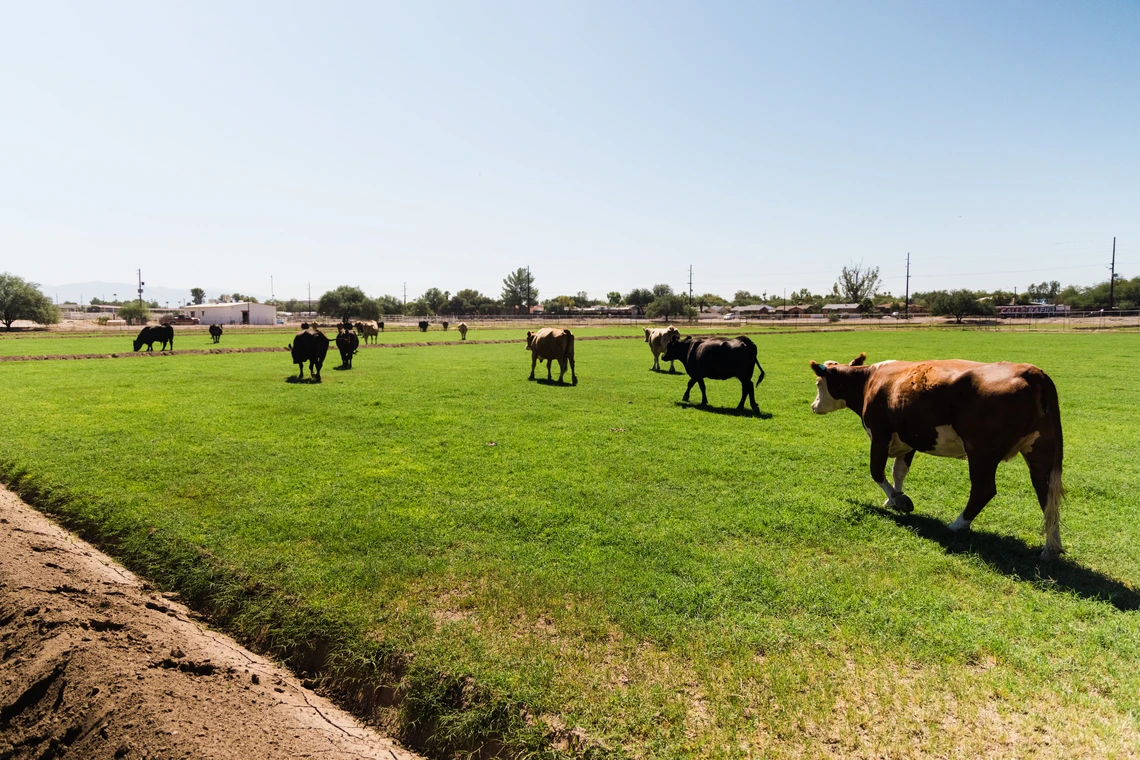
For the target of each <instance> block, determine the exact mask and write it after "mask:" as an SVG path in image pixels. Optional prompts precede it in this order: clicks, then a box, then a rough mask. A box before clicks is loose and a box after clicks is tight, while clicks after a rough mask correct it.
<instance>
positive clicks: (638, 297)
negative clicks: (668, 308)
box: [625, 288, 653, 306]
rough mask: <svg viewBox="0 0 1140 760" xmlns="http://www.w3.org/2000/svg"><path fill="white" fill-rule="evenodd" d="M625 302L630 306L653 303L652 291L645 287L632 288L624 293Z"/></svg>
mask: <svg viewBox="0 0 1140 760" xmlns="http://www.w3.org/2000/svg"><path fill="white" fill-rule="evenodd" d="M625 302H626V303H627V304H629V305H630V306H648V305H649V304H651V303H653V291H652V290H647V289H645V288H634V289H633V290H631V291H629V294H628V295H626V297H625Z"/></svg>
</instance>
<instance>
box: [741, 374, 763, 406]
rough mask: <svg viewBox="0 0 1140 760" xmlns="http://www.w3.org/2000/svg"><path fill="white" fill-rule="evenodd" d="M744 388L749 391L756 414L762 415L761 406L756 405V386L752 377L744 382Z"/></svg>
mask: <svg viewBox="0 0 1140 760" xmlns="http://www.w3.org/2000/svg"><path fill="white" fill-rule="evenodd" d="M744 387H745V388H747V389H748V401H749V403H750V404H751V406H752V412H753V413H754V414H760V405H759V404H757V403H756V386H755V385H753V384H752V375H749V376H748V379H747V380H745V381H744Z"/></svg>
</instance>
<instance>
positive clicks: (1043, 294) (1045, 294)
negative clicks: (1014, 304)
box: [1025, 280, 1061, 303]
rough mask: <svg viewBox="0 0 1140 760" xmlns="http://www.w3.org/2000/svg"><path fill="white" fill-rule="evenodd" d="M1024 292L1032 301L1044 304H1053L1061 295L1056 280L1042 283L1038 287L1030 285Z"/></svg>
mask: <svg viewBox="0 0 1140 760" xmlns="http://www.w3.org/2000/svg"><path fill="white" fill-rule="evenodd" d="M1025 292H1027V293H1029V297H1030V298H1031V299H1033V300H1034V301H1045V302H1046V303H1054V302H1056V300H1057V296H1058V295H1060V293H1061V283H1059V282H1057V281H1056V280H1052V281H1051V282H1043V283H1041V284H1040V285H1033V284H1030V285H1029V287H1028V288H1026V289H1025Z"/></svg>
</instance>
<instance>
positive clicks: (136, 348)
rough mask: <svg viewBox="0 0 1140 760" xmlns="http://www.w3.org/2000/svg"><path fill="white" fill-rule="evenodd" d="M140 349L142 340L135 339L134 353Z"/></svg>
mask: <svg viewBox="0 0 1140 760" xmlns="http://www.w3.org/2000/svg"><path fill="white" fill-rule="evenodd" d="M142 347H143V339H142V338H135V351H138V350H139V349H140V348H142Z"/></svg>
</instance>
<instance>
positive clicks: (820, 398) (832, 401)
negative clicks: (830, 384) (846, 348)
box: [811, 362, 847, 414]
mask: <svg viewBox="0 0 1140 760" xmlns="http://www.w3.org/2000/svg"><path fill="white" fill-rule="evenodd" d="M830 363H831V364H834V363H835V362H830ZM815 391H816V393H815V401H813V402H811V410H812V411H813V412H815V413H816V414H827V413H828V412H835V411H838V410H840V409H846V408H847V402H846V401H844V400H843V399H841V398H833V397H832V395H831V394H830V393H828V392H827V380H825V379H824V378H822V377H817V378H816V379H815Z"/></svg>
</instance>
